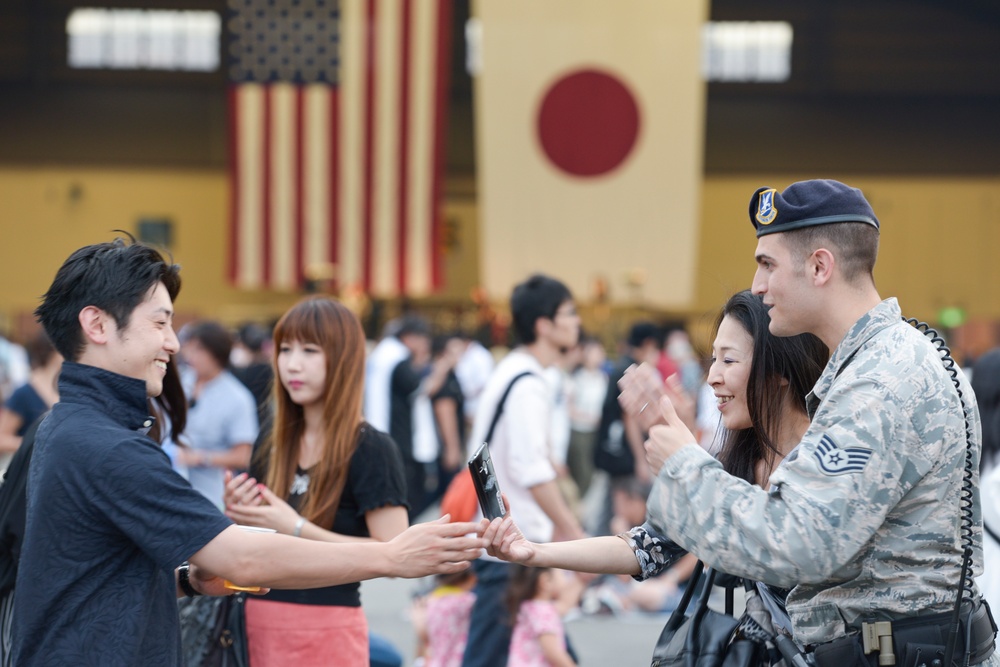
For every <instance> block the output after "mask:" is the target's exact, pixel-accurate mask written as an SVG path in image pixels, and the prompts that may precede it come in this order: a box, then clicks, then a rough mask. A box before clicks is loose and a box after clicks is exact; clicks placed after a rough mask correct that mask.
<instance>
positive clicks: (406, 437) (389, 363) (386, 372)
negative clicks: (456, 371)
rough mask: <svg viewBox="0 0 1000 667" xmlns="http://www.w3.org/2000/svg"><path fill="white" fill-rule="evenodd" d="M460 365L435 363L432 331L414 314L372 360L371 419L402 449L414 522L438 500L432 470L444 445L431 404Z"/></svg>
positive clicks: (390, 332)
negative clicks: (431, 482) (429, 483)
mask: <svg viewBox="0 0 1000 667" xmlns="http://www.w3.org/2000/svg"><path fill="white" fill-rule="evenodd" d="M454 365H455V363H454V360H453V359H452V357H451V356H447V357H439V358H438V359H436V360H434V362H433V363H432V362H431V327H430V325H429V324H428V323H427V320H425V319H424V318H423V317H420V316H419V315H414V314H407V315H404V316H403V317H401V318H399V319H397V320H394V321H392V322H390V323H389V325H387V326H386V331H385V336H383V338H382V340H381V341H379V344H378V345H376V346H375V349H374V350H372V352H371V354H370V355H369V357H368V363H367V367H366V372H365V418H366V419H367V420H368V422H369V423H370V424H371V425H372V426H374V427H375V428H377V429H379V430H382V431H385V432H387V433H388V434H389V435H390V436H391V437H392V439H393V441H394V442H395V443H396V446H397V447H399V452H400V454H401V455H402V457H403V468H404V471H405V473H406V499H407V504H408V505H409V508H408V512H409V517H410V521H411V522H412V521H413V520H414V519H416V518H417V516H419V515H420V514H421V512H423V511H424V510H425V509H427V506H428V504H429V499H430V498H431V496H432V490H431V489H428V488H427V480H428V475H427V467H428V465H430V464H431V463H432V462H433V461H435V460H436V459H437V448H438V442H437V431H436V430H435V427H434V413H433V408H432V407H431V402H430V398H431V396H433V395H434V394H436V393H437V392H438V391H439V390H440V389H441V387H442V386H443V385H444V382H445V380H446V379H447V377H448V373H449V372H450V371H451V369H452V368H453V367H454Z"/></svg>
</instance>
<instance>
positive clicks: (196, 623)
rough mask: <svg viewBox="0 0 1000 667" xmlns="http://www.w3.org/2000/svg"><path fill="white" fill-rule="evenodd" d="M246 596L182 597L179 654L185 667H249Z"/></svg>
mask: <svg viewBox="0 0 1000 667" xmlns="http://www.w3.org/2000/svg"><path fill="white" fill-rule="evenodd" d="M245 604H246V595H245V594H243V593H236V594H234V595H226V596H220V597H209V596H201V597H195V598H181V599H179V600H178V601H177V610H178V612H179V614H180V619H181V652H182V654H183V658H184V665H185V667H249V663H250V660H249V658H248V657H247V637H246V617H245V615H244V605H245Z"/></svg>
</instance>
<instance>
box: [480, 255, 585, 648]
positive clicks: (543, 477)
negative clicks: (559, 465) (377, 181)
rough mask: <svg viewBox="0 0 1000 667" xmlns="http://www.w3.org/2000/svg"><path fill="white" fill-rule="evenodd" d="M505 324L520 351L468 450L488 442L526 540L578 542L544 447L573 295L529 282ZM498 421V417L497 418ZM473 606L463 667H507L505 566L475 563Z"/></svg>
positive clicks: (502, 366) (571, 333) (557, 286)
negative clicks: (550, 375) (551, 371)
mask: <svg viewBox="0 0 1000 667" xmlns="http://www.w3.org/2000/svg"><path fill="white" fill-rule="evenodd" d="M510 310H511V319H512V321H513V327H514V331H515V333H516V335H517V337H518V340H519V341H520V343H521V345H520V346H519V347H517V348H515V349H514V350H512V351H511V352H510V354H508V355H507V356H506V358H504V359H503V361H501V362H500V363H499V364H498V365H497V367H496V370H494V372H493V375H492V376H491V377H490V379H489V382H487V384H486V387H485V389H483V393H482V395H481V397H480V400H479V406H478V408H477V410H476V417H475V421H474V422H473V427H472V438H471V440H470V441H469V442H470V445H471V447H472V449H473V450H475V448H477V447H478V446H479V445H480V444H482V442H483V441H484V440H485V439H486V438H487V432H488V431H490V430H491V427H492V434H490V436H489V446H490V454H491V456H492V458H493V465H494V467H495V469H496V475H497V480H498V481H499V483H500V488H501V490H502V491H503V492H504V493H505V494H506V495H507V498H508V499H509V501H510V505H511V507H510V511H511V512H512V514H513V516H514V517H515V520H516V521H517V524H518V525H519V526H521V528H522V529H523V531H524V532H525V534H526V535H529V539H531V540H534V541H540V542H550V541H552V540H553V539H563V540H565V539H576V538H579V537H582V536H583V531H582V530H581V528H580V524H579V522H578V521H577V519H576V517H575V516H574V515H573V513H572V512H571V511H570V509H569V507H568V506H567V504H566V501H565V500H564V499H563V497H562V495H561V492H560V490H559V487H558V485H557V483H556V471H555V468H554V467H553V466H552V462H551V458H550V457H551V452H550V443H549V433H550V432H551V429H550V428H549V419H550V416H551V412H552V407H553V403H552V393H551V389H550V387H549V385H548V383H547V382H546V381H545V378H544V377H543V372H544V369H545V368H547V367H549V366H551V365H553V364H554V363H556V362H557V361H558V360H559V358H560V356H561V355H562V353H563V352H564V351H565V350H567V349H569V348H571V347H573V346H574V345H576V343H577V340H578V338H579V335H580V317H579V315H577V312H576V305H575V304H574V302H573V295H572V294H571V293H570V291H569V289H568V288H567V287H566V286H565V285H564V284H563V283H561V282H560V281H558V280H556V279H554V278H550V277H548V276H544V275H534V276H531V277H530V278H528V279H527V280H526V281H524V282H523V283H521V284H519V285H517V286H516V287H515V288H514V292H513V294H512V295H511V299H510ZM498 414H502V417H501V418H499V419H496V416H497V415H498ZM473 567H474V568H475V570H476V577H477V583H476V590H475V593H476V602H475V604H474V606H473V608H472V618H471V621H470V628H469V640H468V643H467V644H466V647H467V648H466V653H465V656H464V658H463V660H462V665H463V667H493V666H502V665H506V664H507V650H508V645H509V644H510V633H511V627H510V625H508V624H507V623H506V622H505V621H506V614H507V612H506V609H505V607H504V603H503V597H504V591H505V589H506V585H507V580H508V577H509V570H510V568H511V565H509V564H507V563H503V562H501V561H499V560H495V559H486V558H481V559H480V560H478V561H476V562H475V563H474V565H473Z"/></svg>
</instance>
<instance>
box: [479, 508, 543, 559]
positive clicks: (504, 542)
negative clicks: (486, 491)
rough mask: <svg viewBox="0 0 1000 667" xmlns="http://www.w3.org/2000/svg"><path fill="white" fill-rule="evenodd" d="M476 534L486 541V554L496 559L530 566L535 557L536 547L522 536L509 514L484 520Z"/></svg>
mask: <svg viewBox="0 0 1000 667" xmlns="http://www.w3.org/2000/svg"><path fill="white" fill-rule="evenodd" d="M476 533H477V534H478V535H480V536H482V537H483V539H485V540H486V553H488V554H489V555H491V556H493V557H494V558H499V559H500V560H505V561H507V562H509V563H523V564H528V562H529V561H530V560H531V559H532V558H534V556H535V545H534V544H532V543H531V542H529V541H528V540H527V539H525V537H524V535H522V534H521V530H520V529H519V528H518V527H517V525H516V524H515V523H514V520H513V519H512V518H511V517H510V513H509V512H508V513H507V515H506V516H504V517H502V518H499V519H493V521H488V520H487V519H483V520H482V521H480V523H479V528H478V530H477V531H476Z"/></svg>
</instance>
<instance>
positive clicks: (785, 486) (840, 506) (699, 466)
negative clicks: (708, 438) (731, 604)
mask: <svg viewBox="0 0 1000 667" xmlns="http://www.w3.org/2000/svg"><path fill="white" fill-rule="evenodd" d="M906 407H912V406H907V404H906V401H905V400H900V398H899V397H897V396H895V395H893V394H892V392H891V391H890V390H889V389H888V388H887V387H885V386H883V385H880V384H878V383H875V382H873V381H871V380H866V379H854V380H851V379H848V378H841V379H840V380H839V381H838V382H837V383H836V387H832V388H831V391H830V393H829V394H828V395H827V396H826V399H825V400H824V401H823V404H822V405H821V406H820V409H819V411H818V412H817V413H816V415H815V416H814V419H813V422H812V425H811V426H810V428H809V430H808V432H807V433H806V434H805V437H804V438H803V440H802V443H801V444H800V445H799V447H798V449H796V450H795V451H794V452H793V453H792V454H791V455H789V456H788V457H787V458H786V459H785V461H784V462H783V463H782V465H781V466H780V467H779V468H778V470H776V471H775V473H774V474H773V475H772V476H771V480H770V482H771V490H770V491H765V490H763V489H762V488H760V487H757V486H752V485H750V484H748V483H747V482H745V481H743V480H740V479H737V478H735V477H732V476H730V475H728V474H727V473H726V472H725V471H724V470H723V469H722V466H721V465H720V464H719V463H718V461H716V460H715V459H713V458H712V457H711V456H710V455H709V454H708V453H707V452H705V451H704V450H702V449H701V448H700V447H693V446H689V447H684V448H683V449H682V450H680V451H679V452H677V453H676V454H674V455H673V456H671V457H670V458H669V459H668V460H667V461H666V463H664V465H663V467H662V469H661V470H660V472H659V475H658V477H657V479H656V482H655V484H654V487H653V493H652V494H651V495H650V499H649V508H648V511H649V518H650V520H651V522H652V523H653V526H654V527H655V528H656V529H658V530H660V531H661V532H662V533H663V534H664V535H666V536H668V537H669V538H671V539H672V540H674V541H675V542H677V544H678V545H680V546H681V547H683V548H685V549H687V550H688V551H691V552H692V553H694V554H695V555H697V556H698V557H699V558H701V559H702V560H704V561H705V562H706V563H707V564H709V565H711V566H712V567H715V568H717V569H719V570H721V571H724V572H729V573H731V574H734V575H737V576H742V577H749V578H752V579H755V580H758V581H763V582H765V583H768V584H771V585H775V586H781V587H791V586H794V585H796V584H800V583H819V582H825V581H830V580H847V579H850V578H853V577H854V576H856V575H857V573H858V572H859V571H860V569H859V567H858V566H856V565H855V564H854V563H852V559H853V557H854V556H855V555H856V554H857V553H858V552H859V550H861V548H862V547H863V546H864V545H865V544H866V543H867V542H868V541H869V540H870V539H871V538H872V536H873V535H874V534H875V532H876V531H877V530H879V528H880V526H882V524H883V523H884V522H885V518H886V515H887V514H888V512H889V511H890V510H891V509H892V508H893V507H895V506H896V504H897V503H898V502H899V501H900V498H902V496H903V495H904V494H905V493H907V491H909V489H910V488H912V487H913V485H914V484H916V482H917V481H919V480H920V479H921V478H922V477H923V476H924V475H925V474H927V472H928V471H929V470H930V469H931V468H932V466H933V457H934V456H935V452H933V451H927V450H929V449H933V448H928V447H923V446H922V445H921V443H919V442H917V438H916V436H915V435H914V433H915V430H914V428H913V426H912V424H911V423H910V421H909V416H908V414H907V413H912V412H913V411H912V410H906V409H905V408H906ZM937 453H938V454H939V453H940V452H939V450H937Z"/></svg>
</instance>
